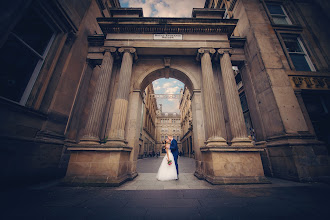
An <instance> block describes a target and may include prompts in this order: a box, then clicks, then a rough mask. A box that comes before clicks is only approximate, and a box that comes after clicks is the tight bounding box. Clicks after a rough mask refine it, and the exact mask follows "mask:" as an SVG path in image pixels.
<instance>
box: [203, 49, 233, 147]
mask: <svg viewBox="0 0 330 220" xmlns="http://www.w3.org/2000/svg"><path fill="white" fill-rule="evenodd" d="M198 53H199V54H200V56H201V66H202V78H203V79H202V81H203V96H204V104H205V116H206V129H207V141H206V146H227V142H226V140H225V139H224V138H223V137H225V134H222V131H223V130H224V129H221V126H225V121H224V116H223V112H222V111H221V110H220V109H219V108H218V106H219V105H218V103H217V102H218V100H217V98H216V93H215V87H214V77H213V69H212V62H211V54H214V53H215V50H214V49H199V50H198Z"/></svg>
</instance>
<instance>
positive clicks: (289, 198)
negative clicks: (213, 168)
mask: <svg viewBox="0 0 330 220" xmlns="http://www.w3.org/2000/svg"><path fill="white" fill-rule="evenodd" d="M161 160H162V158H146V159H142V160H139V161H138V171H139V176H138V177H137V178H136V179H135V180H133V181H131V182H127V183H125V184H124V185H122V186H120V187H117V188H110V187H109V188H106V187H104V188H102V187H61V186H58V185H57V183H58V181H57V182H52V183H47V184H40V185H38V186H32V187H29V188H24V189H23V188H21V189H10V190H4V189H3V190H2V192H1V200H2V201H1V204H2V211H1V215H0V218H1V219H71V220H72V219H328V217H329V215H330V211H329V205H330V202H329V196H330V187H329V185H326V184H321V183H296V182H291V181H284V180H279V179H270V181H271V182H272V184H260V185H227V186H213V185H210V184H209V183H207V182H205V181H202V180H198V179H197V178H195V177H194V176H193V173H192V172H193V169H194V160H193V159H188V158H179V170H180V179H179V180H178V181H168V182H159V181H157V180H155V175H156V172H157V170H158V166H159V164H160V162H161Z"/></svg>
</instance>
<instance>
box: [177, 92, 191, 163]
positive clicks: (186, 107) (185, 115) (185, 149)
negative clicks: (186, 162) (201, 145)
mask: <svg viewBox="0 0 330 220" xmlns="http://www.w3.org/2000/svg"><path fill="white" fill-rule="evenodd" d="M181 94H182V98H181V100H180V114H181V143H182V153H183V156H185V157H194V152H193V149H194V148H193V132H192V130H193V125H192V120H193V118H192V105H191V94H190V92H189V89H188V88H187V87H185V88H184V89H183V90H181Z"/></svg>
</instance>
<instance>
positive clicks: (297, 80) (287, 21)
mask: <svg viewBox="0 0 330 220" xmlns="http://www.w3.org/2000/svg"><path fill="white" fill-rule="evenodd" d="M205 8H222V9H225V10H226V18H232V19H238V20H239V22H238V24H237V27H236V29H235V31H234V34H233V38H235V37H238V36H239V37H242V38H245V46H244V53H245V61H244V63H241V64H240V63H234V64H236V65H237V67H238V70H239V71H238V72H239V73H240V74H239V75H238V77H237V78H236V81H237V83H241V84H240V89H241V96H240V97H241V103H242V105H243V106H244V107H243V111H244V109H245V110H246V112H247V113H248V114H246V115H245V117H246V119H245V121H246V124H247V125H248V126H247V127H249V128H250V129H249V128H248V130H250V131H251V130H252V132H251V135H252V136H254V137H253V138H255V140H256V144H257V145H264V146H265V151H263V152H261V155H262V159H263V160H262V161H263V165H264V170H265V173H266V174H267V175H273V176H276V177H282V178H286V179H294V180H301V181H304V180H305V181H306V180H311V179H317V178H318V177H320V176H328V175H329V157H328V155H329V154H328V153H327V152H329V150H330V148H329V146H330V145H329V140H330V139H329V137H330V132H329V131H330V130H329V128H328V124H329V122H330V121H329V120H330V119H329V113H328V109H329V107H330V105H329V103H330V99H329V98H330V96H329V94H330V91H329V88H330V87H329V84H328V81H329V53H330V48H329V43H330V42H329V40H326V39H327V38H328V37H329V34H330V32H329V30H325V29H324V28H322V27H324V25H325V24H326V23H327V22H329V15H328V9H329V3H328V2H327V1H322V0H320V1H299V0H296V1H295V0H277V1H267V0H262V1H246V0H245V1H244V0H241V1H238V0H230V1H220V0H219V1H217V0H211V1H205ZM271 103H272V104H271ZM273 104H274V105H273ZM244 114H245V113H244ZM321 173H322V174H321Z"/></svg>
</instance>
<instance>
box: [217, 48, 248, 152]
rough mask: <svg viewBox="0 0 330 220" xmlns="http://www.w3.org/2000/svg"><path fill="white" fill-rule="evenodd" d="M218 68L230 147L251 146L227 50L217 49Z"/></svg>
mask: <svg viewBox="0 0 330 220" xmlns="http://www.w3.org/2000/svg"><path fill="white" fill-rule="evenodd" d="M218 53H219V54H220V66H221V73H222V79H223V85H224V90H225V96H226V101H227V108H228V114H229V123H230V128H231V133H232V137H233V139H232V141H231V142H232V146H252V143H251V140H250V139H249V138H248V135H247V132H246V127H245V122H244V117H243V110H242V107H241V102H240V99H239V95H238V91H237V86H236V81H235V76H234V73H233V68H232V64H231V60H230V56H229V49H227V50H224V49H219V50H218Z"/></svg>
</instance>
